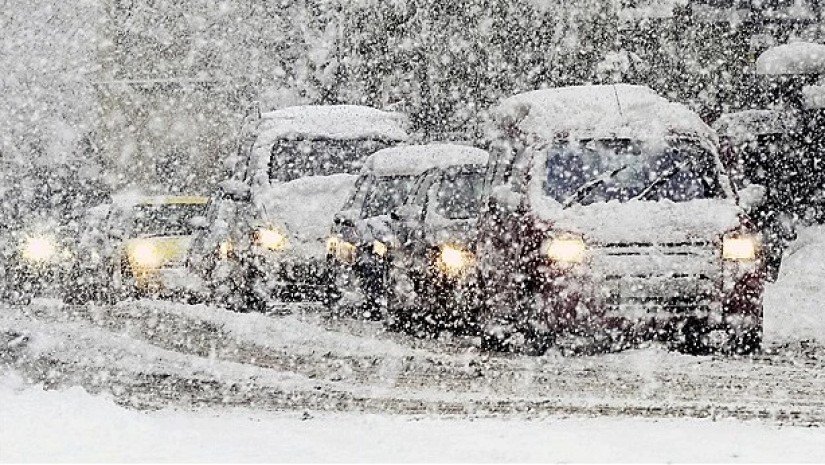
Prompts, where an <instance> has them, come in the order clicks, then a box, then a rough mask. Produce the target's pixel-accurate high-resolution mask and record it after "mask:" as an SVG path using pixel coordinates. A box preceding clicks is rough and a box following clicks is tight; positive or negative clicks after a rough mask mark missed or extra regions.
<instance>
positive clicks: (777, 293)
mask: <svg viewBox="0 0 825 465" xmlns="http://www.w3.org/2000/svg"><path fill="white" fill-rule="evenodd" d="M765 340H766V341H770V342H775V343H792V342H799V341H805V340H813V341H817V342H818V343H820V344H825V226H815V227H811V228H807V229H804V230H802V231H800V232H799V238H798V239H797V240H796V241H795V242H794V243H793V244H791V246H790V248H789V249H788V251H787V252H786V254H785V258H784V260H783V261H782V268H781V270H780V272H779V279H777V281H776V282H775V283H773V284H769V285H768V288H767V290H766V292H765Z"/></svg>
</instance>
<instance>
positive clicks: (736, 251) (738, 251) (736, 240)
mask: <svg viewBox="0 0 825 465" xmlns="http://www.w3.org/2000/svg"><path fill="white" fill-rule="evenodd" d="M758 247H759V242H758V241H757V239H756V238H755V237H753V236H727V237H725V239H724V240H723V241H722V257H723V258H724V259H725V260H738V261H749V260H756V249H757V248H758Z"/></svg>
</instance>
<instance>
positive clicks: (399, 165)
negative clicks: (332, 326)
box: [327, 143, 487, 318]
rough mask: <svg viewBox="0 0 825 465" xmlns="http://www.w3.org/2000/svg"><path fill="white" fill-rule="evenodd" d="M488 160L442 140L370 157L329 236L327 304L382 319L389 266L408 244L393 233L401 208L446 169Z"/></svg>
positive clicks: (477, 152)
mask: <svg viewBox="0 0 825 465" xmlns="http://www.w3.org/2000/svg"><path fill="white" fill-rule="evenodd" d="M486 160H487V154H486V153H485V152H484V151H482V150H479V149H475V148H473V147H468V146H464V145H457V144H446V143H432V144H427V145H408V146H398V147H393V148H388V149H384V150H381V151H379V152H376V153H375V154H374V155H373V156H371V157H370V158H369V159H368V160H367V162H366V164H365V166H364V168H363V169H362V172H361V176H360V177H359V179H358V181H357V182H356V185H355V189H354V191H353V193H352V196H351V198H350V199H349V201H348V202H347V205H346V206H345V207H344V209H343V210H342V211H341V212H339V213H338V215H336V218H335V221H334V224H333V227H332V233H331V235H330V238H329V240H328V246H329V251H328V255H327V257H328V264H329V269H330V271H331V272H332V274H333V276H334V279H332V280H331V289H330V296H331V299H330V306H331V308H333V309H334V310H336V311H339V312H340V311H342V310H352V309H358V310H360V312H361V313H362V314H363V315H364V316H366V317H370V318H380V317H381V315H382V313H383V309H384V308H385V307H386V300H387V291H388V289H387V275H388V270H389V268H390V266H391V262H392V260H393V259H394V257H395V256H396V251H398V250H399V248H401V249H403V248H404V247H405V246H406V244H404V243H402V242H401V241H399V239H398V236H397V232H398V226H399V225H400V224H399V221H398V220H399V218H398V216H397V215H398V212H399V207H402V206H403V205H404V203H405V202H406V201H407V199H408V197H409V195H410V194H411V193H412V192H413V191H414V190H416V191H417V190H420V189H422V187H421V186H422V185H424V184H425V183H427V182H432V181H433V180H434V179H435V177H437V176H438V175H439V173H442V172H443V171H444V170H446V169H450V168H453V167H456V166H460V165H461V163H466V162H468V161H469V162H472V163H485V162H486ZM427 185H429V184H427Z"/></svg>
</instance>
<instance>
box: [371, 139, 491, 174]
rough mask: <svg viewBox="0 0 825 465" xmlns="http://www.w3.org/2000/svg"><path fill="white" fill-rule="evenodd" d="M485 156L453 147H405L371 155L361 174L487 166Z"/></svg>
mask: <svg viewBox="0 0 825 465" xmlns="http://www.w3.org/2000/svg"><path fill="white" fill-rule="evenodd" d="M488 158H489V154H488V153H487V152H486V151H484V150H481V149H478V148H475V147H470V146H466V145H457V144H427V145H406V146H398V147H391V148H387V149H383V150H379V151H378V152H375V153H374V154H373V155H371V156H370V157H369V158H368V159H367V162H366V164H365V165H364V168H363V172H365V173H367V172H372V173H374V174H376V175H377V176H394V175H398V176H400V175H418V174H421V173H423V172H425V171H427V170H428V169H431V168H441V169H444V168H449V167H451V166H457V165H484V164H487V159H488Z"/></svg>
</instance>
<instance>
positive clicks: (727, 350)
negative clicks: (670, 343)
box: [677, 318, 762, 355]
mask: <svg viewBox="0 0 825 465" xmlns="http://www.w3.org/2000/svg"><path fill="white" fill-rule="evenodd" d="M680 332H681V338H680V340H679V342H678V343H677V349H678V350H679V351H680V352H682V353H685V354H688V355H711V354H726V355H752V354H754V353H757V352H759V351H760V350H761V349H762V323H761V322H760V323H759V324H758V325H757V326H756V327H754V328H747V329H744V330H740V329H738V328H734V327H730V326H727V327H722V328H711V327H710V326H709V325H708V324H707V321H706V320H703V319H699V318H691V319H689V320H687V321H686V322H685V324H684V325H683V326H682V327H681V331H680Z"/></svg>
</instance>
